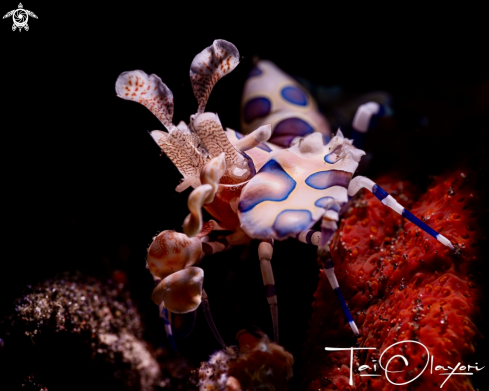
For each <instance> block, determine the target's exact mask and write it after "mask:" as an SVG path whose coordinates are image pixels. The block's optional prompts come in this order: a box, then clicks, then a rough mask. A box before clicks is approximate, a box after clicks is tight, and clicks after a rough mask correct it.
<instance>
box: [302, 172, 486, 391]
mask: <svg viewBox="0 0 489 391" xmlns="http://www.w3.org/2000/svg"><path fill="white" fill-rule="evenodd" d="M476 181H477V174H476V173H475V172H470V171H469V170H456V171H452V172H449V173H447V174H445V175H443V176H440V177H437V178H436V179H435V180H434V181H433V183H432V184H431V185H430V186H429V188H428V190H427V192H426V193H425V194H423V195H422V196H421V197H420V198H419V199H418V200H417V201H415V202H414V201H413V200H414V199H415V191H414V189H413V187H412V185H411V184H409V183H408V182H406V181H395V182H394V183H393V182H392V179H390V180H389V178H388V177H384V178H382V179H380V180H378V181H377V182H378V183H379V184H381V185H382V186H383V187H384V188H385V189H386V190H387V191H389V192H390V193H391V194H392V195H393V196H394V197H396V198H397V199H398V200H399V201H400V202H401V203H403V204H404V205H405V206H406V207H407V208H410V209H411V211H412V212H413V213H414V214H415V215H417V216H422V218H423V220H424V221H426V222H427V224H429V225H430V226H431V227H433V228H434V229H435V230H437V231H438V232H440V233H443V235H444V236H446V237H447V238H448V239H449V240H450V241H451V242H452V243H453V244H454V245H455V251H454V252H451V251H450V250H449V249H447V248H446V247H445V246H443V245H442V244H440V243H438V242H437V241H436V240H435V239H434V238H432V237H430V236H428V235H427V234H426V233H424V232H422V231H420V230H419V229H417V227H415V226H414V225H413V224H411V223H409V222H407V221H404V220H403V218H402V217H401V216H399V215H397V214H396V213H394V212H392V211H391V210H389V209H388V208H386V207H384V206H383V205H382V204H380V203H379V201H378V200H377V199H376V198H375V197H374V196H373V195H372V194H371V193H369V192H363V193H362V194H360V195H359V196H358V197H357V198H356V200H355V202H354V203H353V206H352V207H351V208H350V209H349V210H348V211H347V212H346V213H345V215H344V217H343V220H342V223H341V226H340V229H339V231H338V233H337V235H336V237H335V239H334V240H333V243H332V245H331V254H332V257H333V262H334V265H335V270H336V275H337V276H338V280H339V283H340V286H341V287H342V289H343V292H344V295H345V298H346V299H347V302H348V305H349V307H350V310H351V312H352V314H353V316H354V318H355V320H356V322H357V325H358V326H359V329H360V333H361V336H360V337H359V338H358V340H355V339H354V338H353V337H352V334H351V332H350V330H349V327H348V324H347V323H346V321H345V319H344V317H343V316H342V314H341V310H340V308H339V306H338V304H337V303H336V301H335V299H334V295H333V292H332V291H331V288H330V287H329V284H328V281H327V279H326V277H325V276H324V275H321V276H320V281H319V284H318V288H317V291H316V293H315V295H314V297H315V301H314V303H313V316H312V320H311V325H310V329H309V332H308V337H307V341H306V343H305V352H304V359H305V368H306V369H305V378H304V381H303V388H304V389H307V390H311V391H312V390H316V391H317V390H336V389H338V390H398V389H399V388H400V387H409V389H410V390H411V389H412V390H423V391H425V390H439V389H440V386H441V385H442V383H443V382H444V381H445V380H447V381H446V383H445V384H444V385H443V389H446V390H464V391H469V390H473V389H474V387H473V385H472V383H471V378H473V377H475V376H477V370H474V369H472V370H471V372H474V376H451V377H450V378H449V379H447V376H446V375H445V376H444V375H441V373H446V372H447V371H446V370H445V371H442V370H440V369H439V370H438V371H437V370H436V369H435V368H436V367H437V366H438V365H441V366H443V367H445V368H447V366H451V367H452V368H453V367H454V366H455V365H456V364H457V363H459V362H460V363H461V365H465V366H466V365H469V364H470V365H472V366H474V365H475V362H477V356H476V348H477V346H478V343H479V341H480V340H481V337H482V335H481V331H480V329H479V328H478V327H477V325H480V321H481V319H480V317H481V308H480V306H481V304H482V284H481V277H482V275H481V273H480V269H479V267H480V264H481V261H482V259H481V245H482V241H483V240H484V233H483V228H482V223H483V215H482V213H483V208H482V203H481V198H482V194H481V192H480V191H478V190H476ZM389 182H390V184H389ZM407 340H410V341H416V342H420V343H422V344H423V345H424V346H425V347H426V348H427V349H428V351H429V352H427V351H426V349H425V348H424V347H423V346H422V345H420V344H418V343H416V342H410V343H399V344H397V345H396V346H394V347H391V348H390V349H387V348H388V347H390V346H391V345H393V344H395V343H397V342H402V341H407ZM325 347H341V348H350V347H356V348H358V347H370V348H376V350H357V351H355V352H354V356H353V368H350V351H333V352H327V351H325ZM386 349H387V351H386ZM384 351H386V353H385V354H384V356H383V357H382V365H383V367H384V368H385V366H386V363H387V362H388V360H389V359H390V358H391V357H393V356H394V355H403V356H404V357H406V359H407V360H408V362H409V365H405V363H404V362H403V361H402V359H401V358H395V359H393V361H392V362H391V363H390V364H389V367H388V369H389V370H391V371H399V372H396V373H389V374H388V376H389V379H390V381H391V382H392V383H396V384H392V383H391V382H389V381H388V380H387V379H386V376H385V372H384V371H383V370H381V369H380V368H379V364H378V361H379V359H380V356H381V354H382V353H383V352H384ZM479 352H480V350H479ZM430 355H431V356H434V357H433V362H434V365H433V369H431V362H430ZM374 364H376V365H377V367H376V369H377V371H374V369H375V368H374ZM361 365H369V367H370V369H368V368H366V367H364V368H365V369H363V370H361V371H359V369H360V366H361ZM426 365H427V367H426V370H424V372H423V369H424V368H425V366H426ZM350 370H353V383H354V384H353V385H350V384H349V380H350ZM421 372H422V373H421ZM449 372H451V371H449ZM458 372H468V371H467V370H465V371H464V370H459V371H458ZM361 374H378V375H380V376H372V377H370V376H360V375H361ZM418 375H420V376H419V377H417V376H418ZM479 376H480V374H479ZM416 377H417V378H416ZM415 378H416V379H415ZM412 379H415V380H412ZM410 380H412V381H411V382H410V383H407V384H406V385H404V386H400V385H399V384H401V383H405V382H408V381H410Z"/></svg>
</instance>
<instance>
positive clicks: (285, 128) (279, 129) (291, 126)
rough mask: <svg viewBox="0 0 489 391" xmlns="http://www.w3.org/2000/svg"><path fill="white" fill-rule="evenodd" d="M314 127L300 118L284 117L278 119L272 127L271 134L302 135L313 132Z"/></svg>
mask: <svg viewBox="0 0 489 391" xmlns="http://www.w3.org/2000/svg"><path fill="white" fill-rule="evenodd" d="M313 132H314V128H313V127H312V126H311V125H309V124H308V123H307V122H306V121H304V120H302V119H300V118H295V117H292V118H286V119H284V120H282V121H280V122H279V123H278V124H277V125H275V128H274V129H273V135H274V136H278V135H293V136H304V135H306V134H309V133H313Z"/></svg>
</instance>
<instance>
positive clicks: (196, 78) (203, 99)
mask: <svg viewBox="0 0 489 391" xmlns="http://www.w3.org/2000/svg"><path fill="white" fill-rule="evenodd" d="M238 64H239V52H238V49H236V46H234V45H233V44H232V43H231V42H228V41H225V40H223V39H216V40H215V41H214V42H213V43H212V45H211V46H209V47H207V48H205V49H204V50H202V52H200V53H199V54H197V55H196V56H195V58H194V59H193V61H192V64H191V65H190V82H191V84H192V89H193V91H194V95H195V97H196V98H197V102H198V103H199V108H198V110H197V112H198V113H203V112H204V110H205V106H206V105H207V101H208V99H209V95H210V93H211V91H212V88H213V87H214V85H215V84H216V83H217V82H218V81H219V79H221V78H222V77H223V76H225V75H227V74H228V73H229V72H231V71H232V70H233V69H234V68H236V66H237V65H238Z"/></svg>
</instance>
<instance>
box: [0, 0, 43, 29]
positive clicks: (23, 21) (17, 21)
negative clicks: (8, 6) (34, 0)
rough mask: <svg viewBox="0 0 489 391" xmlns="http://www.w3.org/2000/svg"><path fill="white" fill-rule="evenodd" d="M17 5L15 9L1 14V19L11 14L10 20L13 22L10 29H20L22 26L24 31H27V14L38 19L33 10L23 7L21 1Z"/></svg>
mask: <svg viewBox="0 0 489 391" xmlns="http://www.w3.org/2000/svg"><path fill="white" fill-rule="evenodd" d="M18 7H19V8H17V9H16V10H13V11H10V12H7V13H6V14H5V15H4V16H3V19H5V18H8V17H9V16H12V20H13V21H14V24H13V25H12V31H15V30H16V29H19V31H22V28H24V29H25V31H29V25H28V24H27V21H28V20H29V16H32V17H33V18H36V19H38V17H37V15H36V14H35V13H34V12H32V11H29V10H26V9H24V7H23V6H22V3H19V5H18Z"/></svg>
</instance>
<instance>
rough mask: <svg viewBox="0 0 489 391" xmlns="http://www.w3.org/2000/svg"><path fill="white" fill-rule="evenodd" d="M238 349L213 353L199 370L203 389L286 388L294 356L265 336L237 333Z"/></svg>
mask: <svg viewBox="0 0 489 391" xmlns="http://www.w3.org/2000/svg"><path fill="white" fill-rule="evenodd" d="M238 339H239V349H238V348H237V347H229V348H227V349H226V351H222V350H220V351H218V352H216V353H214V354H213V355H212V356H211V357H210V359H209V361H208V362H204V363H202V364H201V367H200V368H199V370H198V376H199V387H200V388H199V389H200V390H202V391H213V390H215V391H218V390H226V391H240V390H243V391H244V390H247V391H253V390H276V391H280V390H287V389H288V387H287V382H288V381H289V380H290V378H291V377H292V364H293V363H294V359H293V358H292V355H291V354H290V353H289V352H287V351H286V350H285V349H284V348H283V347H282V346H280V345H277V344H276V343H273V342H270V340H269V339H268V337H267V336H265V335H262V336H261V338H256V337H254V336H252V335H251V334H250V333H248V332H246V333H242V334H241V335H239V333H238Z"/></svg>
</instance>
